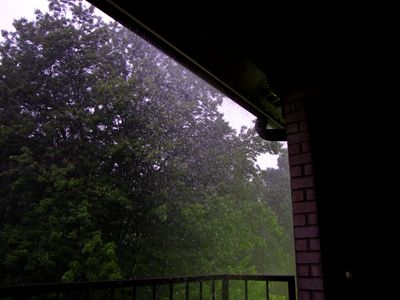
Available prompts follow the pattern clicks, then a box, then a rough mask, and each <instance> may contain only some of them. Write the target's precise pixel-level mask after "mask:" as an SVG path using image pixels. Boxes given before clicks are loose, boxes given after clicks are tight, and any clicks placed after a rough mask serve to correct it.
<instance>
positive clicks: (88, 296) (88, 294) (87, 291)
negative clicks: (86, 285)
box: [85, 290, 90, 300]
mask: <svg viewBox="0 0 400 300" xmlns="http://www.w3.org/2000/svg"><path fill="white" fill-rule="evenodd" d="M89 299H90V291H89V290H86V291H85V300H89Z"/></svg>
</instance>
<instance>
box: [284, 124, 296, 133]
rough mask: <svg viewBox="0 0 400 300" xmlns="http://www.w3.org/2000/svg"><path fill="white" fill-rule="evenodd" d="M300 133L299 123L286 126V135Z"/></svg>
mask: <svg viewBox="0 0 400 300" xmlns="http://www.w3.org/2000/svg"><path fill="white" fill-rule="evenodd" d="M298 131H299V125H298V124H297V123H292V124H289V125H287V126H286V133H287V134H292V133H296V132H298Z"/></svg>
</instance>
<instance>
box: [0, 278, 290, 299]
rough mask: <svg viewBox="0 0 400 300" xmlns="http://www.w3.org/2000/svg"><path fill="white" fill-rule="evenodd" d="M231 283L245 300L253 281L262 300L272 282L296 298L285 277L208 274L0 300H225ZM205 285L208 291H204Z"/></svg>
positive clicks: (48, 288) (3, 291)
mask: <svg viewBox="0 0 400 300" xmlns="http://www.w3.org/2000/svg"><path fill="white" fill-rule="evenodd" d="M233 281H242V282H243V286H242V288H241V295H242V297H243V299H245V300H248V299H249V284H248V283H249V282H252V281H259V282H260V281H261V282H265V286H264V288H265V290H264V291H263V296H262V299H266V300H273V299H272V296H271V291H270V283H271V282H280V283H284V284H285V285H286V286H287V291H286V295H287V298H286V299H287V300H295V299H296V289H295V279H294V276H284V275H207V276H191V277H170V278H152V279H133V280H118V281H89V282H72V283H50V284H33V285H20V286H10V287H0V299H18V300H19V299H26V300H28V299H29V300H31V299H32V300H33V299H85V300H89V299H111V300H115V299H134V300H136V299H138V300H139V299H152V300H156V299H169V300H173V299H185V300H189V299H199V300H203V299H211V300H216V299H222V300H228V299H229V293H230V290H232V288H230V287H229V286H230V282H233ZM206 286H207V288H205V287H206ZM178 287H179V288H178ZM143 288H144V289H145V291H146V293H147V294H146V296H143V293H142V294H139V293H138V290H139V289H143ZM264 288H263V289H264ZM142 292H143V291H142ZM236 297H237V295H235V298H236ZM258 297H259V296H258ZM252 299H254V298H252ZM280 299H281V298H280Z"/></svg>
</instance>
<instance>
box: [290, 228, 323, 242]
mask: <svg viewBox="0 0 400 300" xmlns="http://www.w3.org/2000/svg"><path fill="white" fill-rule="evenodd" d="M294 236H295V238H296V239H301V238H317V237H319V230H318V227H317V226H296V227H294Z"/></svg>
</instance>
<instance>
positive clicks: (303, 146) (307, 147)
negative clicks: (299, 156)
mask: <svg viewBox="0 0 400 300" xmlns="http://www.w3.org/2000/svg"><path fill="white" fill-rule="evenodd" d="M310 151H311V148H310V143H307V142H306V143H301V152H310Z"/></svg>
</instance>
